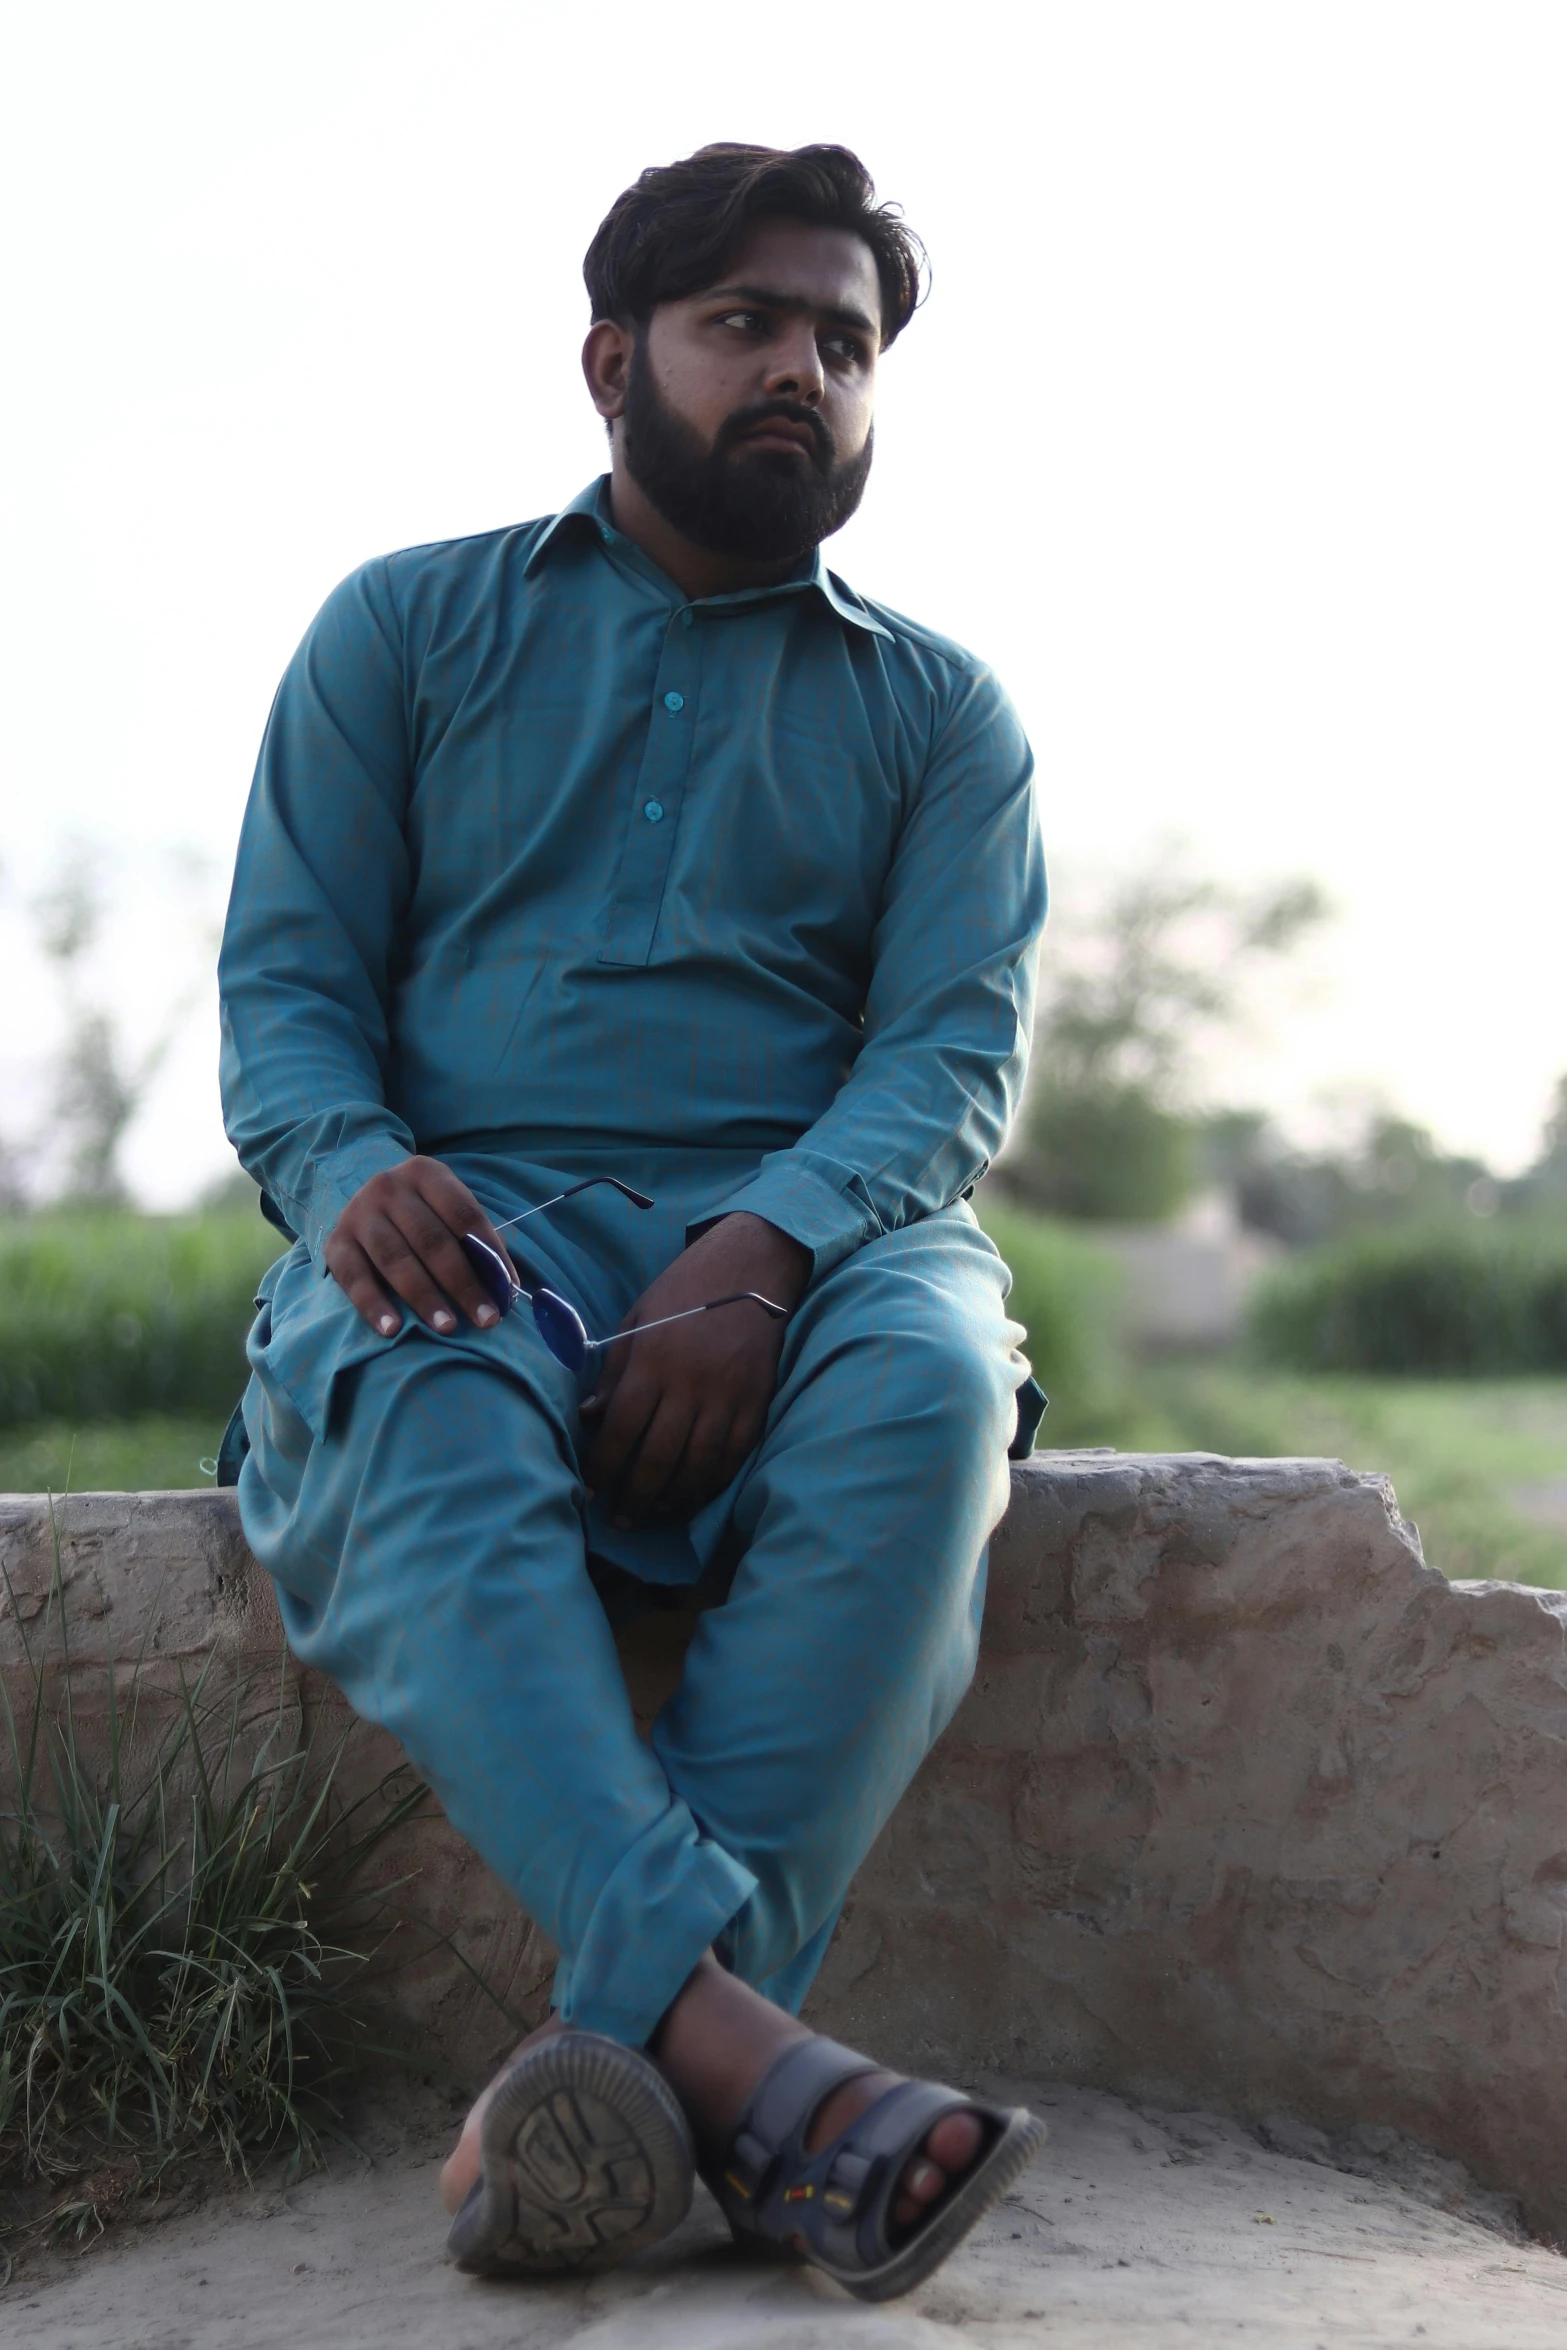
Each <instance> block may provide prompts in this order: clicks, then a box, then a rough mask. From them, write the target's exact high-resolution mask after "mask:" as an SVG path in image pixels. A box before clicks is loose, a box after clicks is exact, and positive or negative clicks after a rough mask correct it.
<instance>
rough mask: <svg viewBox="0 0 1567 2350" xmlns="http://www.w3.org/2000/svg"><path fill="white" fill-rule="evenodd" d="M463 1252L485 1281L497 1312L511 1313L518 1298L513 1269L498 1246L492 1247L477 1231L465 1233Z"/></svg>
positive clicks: (483, 1281)
mask: <svg viewBox="0 0 1567 2350" xmlns="http://www.w3.org/2000/svg"><path fill="white" fill-rule="evenodd" d="M462 1253H463V1255H464V1256H465V1257H466V1258H467V1260H468V1262H469V1264H470V1265H471V1266H472V1267H473V1269H474V1271H475V1272H476V1273H477V1274H478V1276H479V1279H480V1281H481V1282H482V1283H483V1286H484V1292H485V1295H486V1296H487V1297H488V1298H489V1299H490V1300H491V1302H492V1303H493V1305H494V1306H495V1308H496V1310H497V1312H499V1313H502V1314H509V1313H510V1312H511V1309H512V1307H513V1305H514V1304H515V1303H516V1299H517V1284H516V1281H515V1280H514V1278H513V1276H512V1269H511V1267H510V1265H508V1264H507V1262H506V1260H505V1258H504V1257H503V1256H502V1255H501V1252H500V1250H499V1249H498V1248H491V1246H490V1244H489V1242H488V1241H487V1240H481V1239H480V1238H479V1236H478V1234H477V1233H476V1232H465V1233H464V1234H463V1243H462Z"/></svg>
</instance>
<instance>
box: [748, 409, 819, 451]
mask: <svg viewBox="0 0 1567 2350" xmlns="http://www.w3.org/2000/svg"><path fill="white" fill-rule="evenodd" d="M736 437H737V438H738V439H739V440H742V441H746V442H749V444H750V446H751V447H752V448H753V449H802V450H803V451H804V452H805V454H806V456H807V457H810V458H814V457H815V455H816V435H815V433H813V432H812V430H811V428H810V426H809V425H808V424H796V423H794V422H793V421H792V420H791V419H790V418H789V417H787V416H767V417H764V418H763V420H762V422H761V423H760V424H753V425H752V426H751V427H750V429H749V431H747V432H743V433H740V434H738V435H737V436H736Z"/></svg>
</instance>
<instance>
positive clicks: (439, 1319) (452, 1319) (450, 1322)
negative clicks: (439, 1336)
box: [430, 1306, 457, 1330]
mask: <svg viewBox="0 0 1567 2350" xmlns="http://www.w3.org/2000/svg"><path fill="white" fill-rule="evenodd" d="M430 1319H431V1321H432V1322H433V1323H434V1324H435V1327H436V1328H437V1330H455V1329H456V1327H457V1317H456V1315H455V1314H449V1313H448V1312H447V1311H446V1308H445V1307H444V1306H437V1307H436V1309H435V1311H434V1313H433V1314H432V1315H431V1316H430Z"/></svg>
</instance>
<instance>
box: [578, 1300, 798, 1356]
mask: <svg viewBox="0 0 1567 2350" xmlns="http://www.w3.org/2000/svg"><path fill="white" fill-rule="evenodd" d="M741 1305H752V1306H760V1307H761V1308H762V1310H763V1312H764V1313H766V1314H767V1315H768V1316H769V1318H770V1319H771V1320H772V1321H774V1322H786V1321H787V1320H788V1318H789V1309H788V1307H787V1306H777V1305H774V1303H773V1301H772V1299H771V1298H770V1297H763V1296H762V1295H761V1293H760V1292H759V1291H758V1290H755V1289H737V1290H736V1291H735V1293H734V1295H733V1296H732V1297H710V1298H709V1299H708V1301H707V1303H706V1305H705V1306H686V1307H685V1308H684V1309H683V1310H682V1311H681V1312H680V1313H678V1314H660V1315H659V1317H658V1320H657V1321H656V1322H638V1324H637V1325H636V1327H635V1329H633V1330H617V1331H615V1332H614V1333H613V1335H612V1336H610V1337H609V1338H590V1339H589V1340H588V1347H589V1350H590V1351H591V1350H592V1349H593V1348H594V1347H597V1346H613V1345H614V1344H615V1341H616V1339H620V1338H640V1337H641V1335H642V1333H643V1331H644V1330H662V1329H663V1328H664V1326H665V1324H666V1323H668V1322H689V1321H690V1319H691V1317H692V1315H693V1314H712V1313H716V1312H717V1310H718V1308H719V1307H720V1306H741Z"/></svg>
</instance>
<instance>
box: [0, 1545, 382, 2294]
mask: <svg viewBox="0 0 1567 2350" xmlns="http://www.w3.org/2000/svg"><path fill="white" fill-rule="evenodd" d="M7 1590H8V1591H9V1581H8V1580H7ZM13 1613H14V1614H15V1610H14V1595H13ZM51 1619H52V1620H53V1623H54V1625H55V1626H56V1628H57V1631H58V1654H57V1655H56V1656H54V1658H53V1659H52V1660H51V1659H50V1658H48V1657H46V1655H45V1653H44V1651H45V1648H46V1646H47V1645H48V1631H49V1626H50V1622H51ZM15 1620H16V1622H17V1624H18V1627H19V1628H21V1619H20V1616H19V1614H18V1615H15ZM23 1638H24V1641H27V1646H26V1656H27V1682H28V1686H27V1690H26V1702H25V1704H24V1705H23V1706H22V1708H21V1709H20V1712H19V1711H18V1709H17V1708H16V1707H14V1706H13V1704H12V1703H11V1700H10V1698H9V1697H8V1696H6V1695H5V1692H4V1690H3V1686H0V1698H3V1699H4V1711H5V1737H6V1742H7V1743H6V1747H5V1748H0V1766H3V1765H4V1763H5V1761H6V1760H7V1757H8V1760H9V1766H10V1767H9V1771H8V1772H6V1773H5V1777H6V1781H7V1785H6V1793H5V1798H4V1806H3V1809H0V2203H3V2204H5V2205H9V2206H10V2208H11V2210H12V2212H13V2213H15V2214H18V2215H19V2217H18V2219H16V2220H15V2221H14V2222H13V2229H12V2232H13V2234H15V2235H17V2236H18V2238H20V2239H34V2240H36V2238H37V2237H38V2236H39V2235H40V2234H45V2235H47V2234H53V2235H56V2236H58V2235H60V2234H67V2235H76V2236H85V2235H87V2234H88V2233H90V2232H91V2231H93V2230H95V2229H97V2228H99V2227H101V2226H102V2224H103V2222H104V2219H105V2218H106V2216H107V2215H108V2212H109V2210H110V2209H112V2207H113V2206H114V2204H115V2203H117V2202H123V2201H125V2200H127V2199H129V2198H131V2197H133V2196H135V2195H137V2194H141V2193H144V2192H145V2191H146V2190H147V2189H148V2188H149V2187H151V2186H153V2185H155V2184H156V2183H158V2182H159V2181H161V2180H162V2179H163V2178H164V2177H165V2175H166V2174H167V2173H168V2172H169V2171H170V2169H171V2168H172V2167H173V2166H175V2165H178V2164H180V2163H182V2162H184V2161H186V2160H188V2159H189V2158H190V2157H192V2156H195V2155H198V2154H203V2153H205V2154H212V2153H216V2154H217V2155H218V2156H220V2157H221V2159H222V2161H223V2162H224V2163H225V2164H227V2165H228V2166H230V2167H238V2168H241V2169H248V2167H249V2165H250V2164H251V2163H252V2162H253V2161H255V2160H257V2159H260V2158H264V2157H272V2156H279V2157H281V2158H282V2159H283V2161H284V2162H285V2164H286V2165H287V2167H288V2169H289V2170H290V2172H292V2173H294V2174H298V2173H300V2172H303V2171H305V2170H308V2169H310V2168H313V2167H314V2166H315V2165H316V2164H317V2163H318V2162H319V2160H320V2158H321V2150H322V2143H323V2140H324V2139H327V2138H330V2137H333V2136H338V2135H340V2134H341V2128H342V2117H341V2112H340V2109H339V2105H338V2102H337V2098H338V2092H339V2089H340V2087H341V2085H342V2083H343V2080H344V2078H345V2075H346V2073H347V2072H348V2070H349V2069H350V2068H351V2064H352V2061H353V2059H354V2058H355V2056H356V2055H364V2054H368V2053H370V2050H369V2047H368V2045H367V2044H366V2043H365V2041H364V2033H365V2030H366V2017H365V2013H364V2010H363V2004H362V2000H361V1996H360V1994H361V1993H362V1990H363V1987H364V1978H365V1973H366V1969H367V1968H368V1967H369V1965H370V1963H371V1960H372V1959H373V1958H374V1956H375V1955H376V1952H377V1949H378V1948H379V1947H380V1946H381V1944H382V1943H384V1940H385V1936H386V1933H387V1932H388V1931H389V1930H390V1927H391V1924H392V1923H393V1922H394V1921H392V1920H391V1919H390V1916H389V1913H388V1911H387V1908H386V1899H387V1894H388V1892H389V1891H392V1890H395V1888H379V1889H376V1890H374V1891H356V1890H355V1885H356V1879H357V1876H358V1872H360V1871H361V1869H362V1867H363V1864H364V1863H365V1862H366V1861H367V1860H368V1858H369V1857H370V1855H371V1853H372V1852H373V1851H374V1849H375V1848H376V1846H377V1845H378V1844H379V1843H380V1842H381V1840H382V1839H383V1838H384V1837H385V1836H386V1835H387V1834H388V1833H389V1832H390V1830H391V1829H393V1828H394V1827H396V1826H397V1825H398V1824H399V1823H400V1822H401V1821H402V1820H403V1819H405V1818H406V1817H407V1816H408V1814H409V1812H410V1811H411V1810H412V1809H413V1807H414V1806H415V1805H416V1804H417V1803H418V1802H419V1801H420V1800H421V1799H422V1796H423V1789H422V1788H418V1787H416V1788H414V1789H412V1790H411V1791H409V1792H408V1793H406V1794H404V1795H403V1796H402V1797H401V1798H400V1799H398V1800H396V1801H390V1802H388V1801H378V1799H379V1798H381V1797H382V1796H383V1794H384V1791H382V1790H376V1791H373V1793H372V1794H371V1795H370V1796H366V1797H361V1798H360V1799H359V1800H358V1801H357V1802H356V1803H353V1804H348V1805H345V1804H343V1803H341V1802H339V1800H338V1799H337V1795H336V1781H337V1777H338V1770H339V1765H340V1763H341V1759H342V1754H343V1744H344V1741H343V1739H341V1738H340V1739H339V1740H337V1741H336V1742H335V1744H334V1745H333V1746H332V1747H331V1748H330V1750H329V1751H328V1752H327V1753H325V1754H324V1755H318V1754H317V1753H316V1752H314V1751H313V1748H312V1744H311V1742H310V1741H309V1740H308V1739H306V1738H303V1737H302V1736H300V1735H299V1734H298V1733H297V1732H296V1731H294V1730H293V1729H291V1727H290V1717H289V1714H288V1711H287V1709H286V1707H285V1704H284V1702H283V1700H284V1691H285V1684H284V1681H283V1677H282V1672H281V1661H282V1660H281V1659H280V1671H279V1676H278V1693H277V1703H276V1706H275V1709H271V1710H273V1720H272V1726H271V1729H270V1731H269V1732H268V1734H267V1735H266V1737H265V1738H264V1739H263V1741H262V1743H261V1746H260V1749H259V1751H257V1752H256V1753H255V1754H254V1756H253V1757H251V1758H248V1759H247V1754H248V1746H249V1740H248V1738H246V1737H244V1736H243V1735H242V1733H243V1731H244V1728H245V1724H246V1721H247V1719H248V1717H249V1714H250V1710H251V1707H252V1705H253V1703H254V1702H255V1697H256V1691H255V1688H254V1685H253V1684H251V1685H248V1686H247V1685H244V1684H237V1685H236V1686H235V1687H234V1688H232V1689H231V1690H230V1691H229V1692H228V1693H227V1694H226V1695H218V1694H214V1693H213V1692H212V1691H211V1690H210V1689H209V1686H208V1682H209V1676H210V1667H209V1668H207V1669H206V1670H204V1671H203V1673H202V1674H201V1675H200V1676H198V1678H197V1679H196V1681H195V1682H194V1684H192V1683H189V1682H187V1681H186V1679H185V1678H184V1676H183V1675H182V1676H181V1678H180V1684H179V1702H178V1705H177V1706H176V1707H175V1708H174V1709H173V1711H172V1713H170V1714H167V1715H166V1716H165V1718H164V1720H163V1722H162V1724H161V1725H160V1726H157V1727H156V1728H155V1729H153V1730H152V1731H151V1732H150V1733H149V1734H148V1735H146V1736H145V1737H140V1738H139V1737H138V1731H139V1729H140V1728H141V1727H142V1724H141V1721H140V1719H139V1717H140V1716H141V1715H142V1713H143V1708H144V1691H145V1666H146V1652H145V1644H144V1646H143V1650H142V1651H141V1652H140V1653H139V1654H138V1656H137V1658H136V1659H135V1661H134V1664H133V1665H132V1667H131V1669H130V1671H129V1673H128V1675H127V1677H126V1682H125V1688H124V1694H123V1696H122V1695H121V1694H120V1675H119V1673H118V1672H117V1671H116V1670H115V1668H114V1666H113V1665H112V1663H111V1666H110V1669H109V1672H108V1677H107V1678H108V1735H107V1752H106V1754H105V1756H104V1758H103V1760H102V1762H101V1765H100V1766H99V1767H97V1768H94V1767H93V1765H92V1763H91V1762H90V1760H89V1758H88V1756H87V1754H86V1752H85V1741H84V1739H83V1737H82V1735H81V1734H80V1730H79V1725H78V1722H77V1718H76V1708H75V1704H74V1701H73V1698H72V1694H71V1680H70V1641H69V1626H68V1624H67V1622H66V1610H65V1604H64V1586H63V1580H62V1577H61V1574H60V1569H59V1556H58V1538H57V1540H56V1560H55V1573H54V1578H53V1587H52V1591H51V1596H50V1602H49V1609H48V1611H47V1612H46V1614H45V1617H44V1619H43V1638H42V1639H40V1640H38V1641H37V1642H36V1643H35V1642H34V1641H31V1640H28V1639H27V1634H26V1632H25V1630H24V1631H23ZM266 1702H267V1704H268V1706H269V1709H270V1708H271V1701H270V1699H267V1700H266ZM345 1736H346V1733H345ZM367 1810H368V1811H369V1812H370V1813H371V1814H372V1815H373V1816H371V1817H369V1818H368V1820H367V1818H366V1812H367ZM366 1942H368V1943H369V1947H368V1948H367V1947H365V1946H364V1945H365V1944H366ZM380 2053H385V2052H384V2051H382V2052H380ZM0 2258H4V2262H5V2273H6V2274H8V2273H9V2256H8V2255H5V2254H4V2251H3V2247H0Z"/></svg>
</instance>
